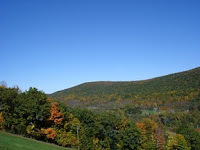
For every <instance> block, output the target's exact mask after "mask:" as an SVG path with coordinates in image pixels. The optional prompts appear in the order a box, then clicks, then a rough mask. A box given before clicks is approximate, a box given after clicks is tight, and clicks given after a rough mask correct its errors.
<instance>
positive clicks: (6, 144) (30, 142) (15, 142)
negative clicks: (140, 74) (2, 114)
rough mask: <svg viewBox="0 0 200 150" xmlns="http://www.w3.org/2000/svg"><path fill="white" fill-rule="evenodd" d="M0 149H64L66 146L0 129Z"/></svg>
mask: <svg viewBox="0 0 200 150" xmlns="http://www.w3.org/2000/svg"><path fill="white" fill-rule="evenodd" d="M0 149H2V150H64V149H66V148H63V147H59V146H56V145H53V144H49V143H45V142H40V141H37V140H34V139H29V138H25V137H22V136H18V135H14V134H10V133H6V132H1V131H0ZM68 150H69V149H68Z"/></svg>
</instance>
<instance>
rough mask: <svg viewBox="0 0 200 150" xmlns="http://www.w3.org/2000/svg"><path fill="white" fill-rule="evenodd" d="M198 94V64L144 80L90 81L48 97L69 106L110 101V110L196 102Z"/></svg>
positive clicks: (107, 104) (107, 103)
mask: <svg viewBox="0 0 200 150" xmlns="http://www.w3.org/2000/svg"><path fill="white" fill-rule="evenodd" d="M199 95H200V67H198V68H195V69H192V70H189V71H184V72H180V73H175V74H170V75H166V76H162V77H157V78H153V79H149V80H143V81H130V82H89V83H84V84H81V85H78V86H76V87H73V88H69V89H66V90H62V91H58V92H55V93H53V94H50V95H49V97H51V98H53V99H55V100H58V101H62V102H65V103H67V104H68V105H70V106H80V107H83V106H86V107H88V106H95V107H102V106H107V107H108V106H109V104H110V105H111V106H110V107H109V109H110V108H113V107H122V106H125V105H130V104H134V105H141V106H151V107H153V106H154V107H155V106H158V105H159V106H160V107H162V108H166V107H167V106H168V105H171V104H172V103H174V106H179V107H180V105H182V104H183V105H185V104H186V103H188V101H189V102H192V103H193V102H195V101H196V100H198V99H199ZM189 105H190V104H189ZM189 105H188V107H189ZM187 109H188V108H187Z"/></svg>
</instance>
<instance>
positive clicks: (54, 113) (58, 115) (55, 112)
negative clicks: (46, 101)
mask: <svg viewBox="0 0 200 150" xmlns="http://www.w3.org/2000/svg"><path fill="white" fill-rule="evenodd" d="M50 114H51V115H50V117H49V120H50V121H53V122H54V124H61V123H62V121H63V115H62V112H60V111H59V109H58V104H57V103H56V102H53V103H51V109H50Z"/></svg>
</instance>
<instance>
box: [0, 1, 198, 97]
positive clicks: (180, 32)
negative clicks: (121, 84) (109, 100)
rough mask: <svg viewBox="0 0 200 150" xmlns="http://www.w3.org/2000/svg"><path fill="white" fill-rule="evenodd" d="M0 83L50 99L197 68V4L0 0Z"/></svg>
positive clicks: (174, 2)
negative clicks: (85, 87)
mask: <svg viewBox="0 0 200 150" xmlns="http://www.w3.org/2000/svg"><path fill="white" fill-rule="evenodd" d="M0 58H1V59H0V81H6V82H7V84H8V86H14V85H18V86H19V87H20V88H21V89H22V90H27V89H28V88H29V87H37V88H38V89H39V90H43V91H44V92H46V93H52V92H55V91H57V90H62V89H65V88H68V87H72V86H75V85H77V84H80V83H83V82H90V81H133V80H143V79H148V78H153V77H157V76H162V75H166V74H170V73H174V72H179V71H184V70H188V69H192V68H195V67H199V66H200V1H199V0H90V1H89V0H13V1H11V0H0Z"/></svg>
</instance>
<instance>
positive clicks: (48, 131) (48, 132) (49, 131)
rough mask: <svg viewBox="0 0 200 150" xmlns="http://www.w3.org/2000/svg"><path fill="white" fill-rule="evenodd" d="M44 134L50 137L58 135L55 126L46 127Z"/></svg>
mask: <svg viewBox="0 0 200 150" xmlns="http://www.w3.org/2000/svg"><path fill="white" fill-rule="evenodd" d="M44 134H45V135H46V137H47V138H48V139H54V138H55V137H56V131H55V130H54V129H53V128H47V129H45V130H44Z"/></svg>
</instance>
